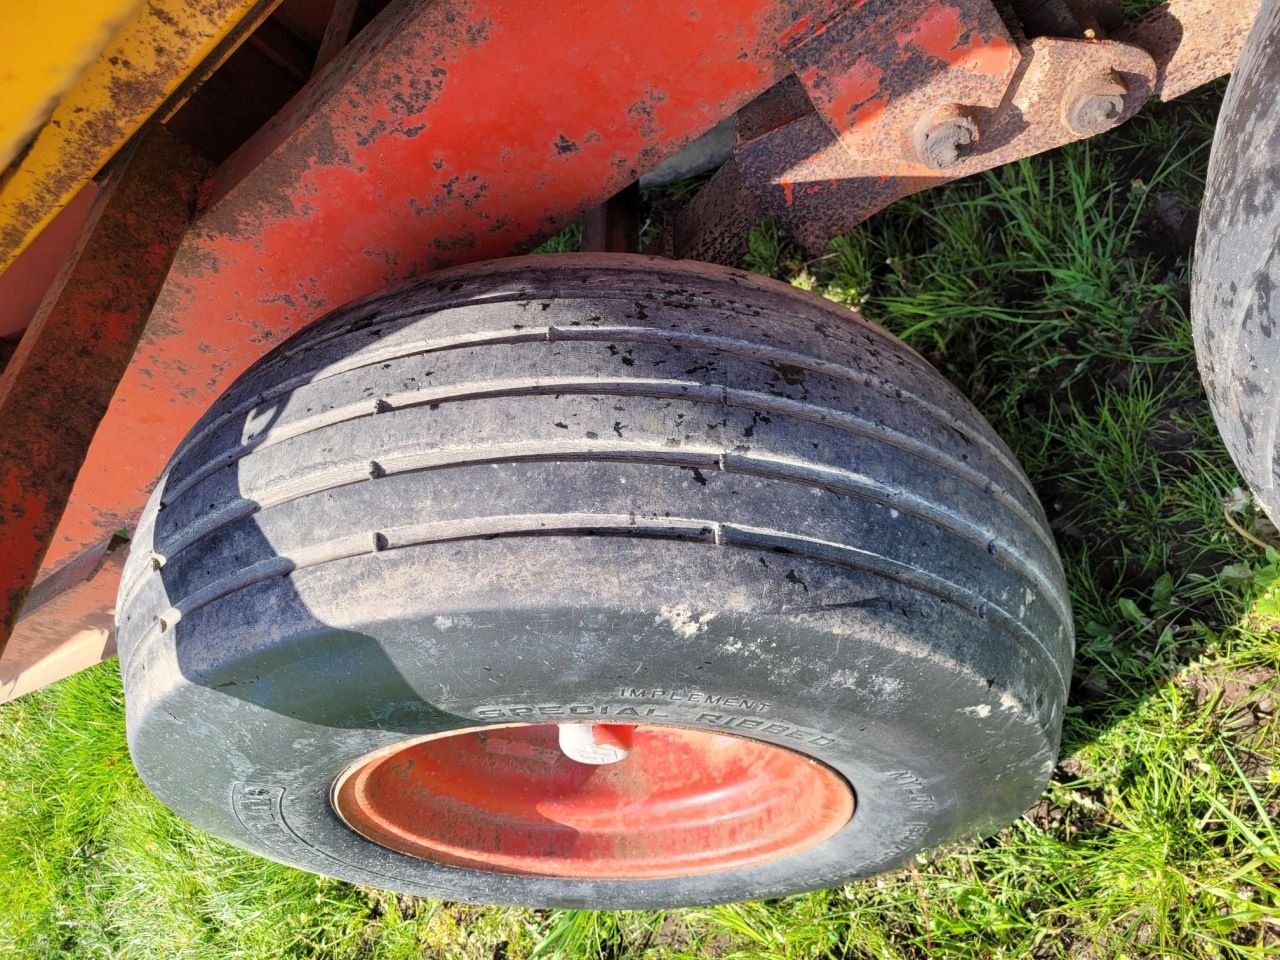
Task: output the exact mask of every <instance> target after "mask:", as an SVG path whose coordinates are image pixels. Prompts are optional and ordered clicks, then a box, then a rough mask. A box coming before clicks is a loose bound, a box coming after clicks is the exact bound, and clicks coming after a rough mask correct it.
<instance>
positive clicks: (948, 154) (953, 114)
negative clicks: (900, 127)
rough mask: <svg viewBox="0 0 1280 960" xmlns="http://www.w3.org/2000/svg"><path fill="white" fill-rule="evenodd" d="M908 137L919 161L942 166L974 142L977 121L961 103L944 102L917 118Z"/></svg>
mask: <svg viewBox="0 0 1280 960" xmlns="http://www.w3.org/2000/svg"><path fill="white" fill-rule="evenodd" d="M912 139H913V141H914V144H915V148H916V157H917V158H918V159H919V160H920V162H921V163H923V164H925V165H926V166H929V167H933V169H935V170H945V169H946V168H947V167H951V166H954V165H955V164H956V163H957V162H958V161H959V160H960V158H961V157H962V156H964V154H965V153H966V152H967V151H966V150H965V148H966V147H968V146H969V145H970V144H973V143H977V142H978V124H977V122H976V121H974V119H973V117H972V116H970V115H969V113H968V112H967V111H965V109H964V108H963V107H960V106H957V105H956V104H954V103H947V104H943V105H942V106H940V107H938V108H937V109H935V110H931V111H930V112H929V113H927V114H925V115H924V116H923V117H921V118H920V120H919V121H918V122H917V123H916V126H915V130H914V131H912Z"/></svg>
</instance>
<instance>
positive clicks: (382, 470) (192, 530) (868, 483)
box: [122, 440, 1069, 620]
mask: <svg viewBox="0 0 1280 960" xmlns="http://www.w3.org/2000/svg"><path fill="white" fill-rule="evenodd" d="M529 447H530V445H528V444H504V445H498V446H494V447H488V448H483V449H471V450H468V451H466V454H465V455H460V454H462V453H463V451H459V450H457V449H445V450H436V451H424V452H421V453H415V454H412V455H402V456H398V457H388V458H385V459H383V460H379V461H377V462H376V465H374V466H376V468H377V469H376V470H374V469H371V464H370V463H369V462H368V461H364V460H361V461H354V462H352V463H348V464H341V465H338V466H336V467H330V468H328V469H326V470H323V471H319V472H317V473H313V474H308V475H305V476H304V477H301V478H296V479H293V480H290V481H287V482H284V483H279V484H275V485H273V486H272V487H270V488H268V489H266V490H261V491H257V492H256V494H255V495H254V497H253V498H252V499H238V500H234V501H230V502H229V503H227V504H226V505H225V506H223V507H222V508H221V509H218V510H216V511H214V512H212V513H209V514H207V515H205V516H203V517H202V518H201V519H200V521H198V522H197V523H194V524H191V525H189V526H187V527H184V528H182V529H181V530H178V531H175V532H174V533H173V534H172V535H171V536H170V537H169V538H168V539H167V540H166V541H165V542H164V543H163V544H159V543H157V544H155V545H154V547H153V554H154V555H155V556H157V557H159V558H160V562H161V563H162V564H163V563H167V562H168V561H169V560H171V559H172V558H173V557H174V556H176V555H177V554H178V553H180V552H181V551H182V550H185V549H187V548H188V547H190V546H192V545H193V544H195V543H196V542H198V541H200V540H202V539H204V538H205V537H208V536H211V535H212V534H214V533H216V532H217V531H218V530H220V529H222V528H223V527H226V526H228V525H230V524H232V523H235V522H237V521H239V520H242V519H245V518H246V517H249V516H252V515H253V514H255V513H258V512H260V511H263V510H268V509H271V508H273V507H277V506H280V505H282V504H284V503H287V502H289V501H291V500H295V499H299V498H301V497H306V496H311V495H314V494H317V493H323V492H325V491H327V490H332V489H334V488H336V487H340V486H344V485H347V484H351V483H360V482H363V481H365V480H369V479H371V478H376V477H381V476H387V475H390V474H401V473H413V472H420V471H427V470H445V469H455V468H460V467H475V466H486V465H489V464H495V463H500V464H505V463H537V462H614V463H626V464H632V465H639V466H655V467H677V468H685V469H691V468H696V469H707V470H718V471H723V472H726V473H733V474H740V475H746V476H752V477H756V478H758V479H763V480H773V481H779V482H784V483H791V484H799V485H802V486H808V487H817V488H820V489H824V490H827V491H829V492H831V493H834V494H837V495H840V496H848V497H853V498H856V499H859V500H863V501H868V502H872V503H877V504H880V505H882V506H884V507H887V508H890V509H894V510H897V511H899V512H900V513H902V514H903V515H905V516H909V517H912V518H915V519H917V520H921V521H923V522H925V523H929V524H932V525H933V526H935V527H938V528H940V529H942V530H944V531H946V532H947V533H949V534H951V535H952V536H955V537H957V538H958V539H960V540H962V541H965V542H968V543H971V544H973V545H975V546H978V547H980V548H982V549H984V550H987V551H990V550H991V549H992V548H993V546H994V545H995V544H996V543H997V542H999V544H1000V546H999V548H998V549H997V550H996V551H995V556H996V559H997V561H998V562H999V563H1000V564H1001V565H1002V566H1004V567H1005V568H1006V569H1008V570H1011V571H1012V572H1014V573H1016V574H1020V575H1023V576H1026V577H1028V578H1029V579H1030V580H1032V581H1034V582H1035V583H1036V585H1037V586H1038V587H1039V588H1040V590H1041V592H1042V593H1043V594H1044V595H1045V596H1046V597H1048V598H1049V599H1050V602H1051V603H1052V605H1053V606H1054V609H1055V611H1056V612H1057V613H1058V615H1059V617H1061V618H1062V619H1064V620H1065V619H1068V618H1069V612H1068V610H1067V608H1066V607H1065V605H1064V603H1063V602H1062V600H1061V599H1060V598H1059V596H1058V591H1057V590H1056V589H1055V587H1054V585H1053V583H1052V581H1051V580H1050V579H1049V577H1048V575H1047V574H1046V573H1045V571H1044V570H1043V569H1041V567H1040V566H1039V565H1038V564H1036V563H1035V562H1033V561H1032V560H1031V558H1029V557H1027V556H1024V555H1023V554H1021V553H1019V552H1018V551H1016V550H1014V549H1013V548H1012V547H1011V546H1009V545H1008V542H1007V539H1005V538H1003V537H998V536H997V535H996V534H995V532H994V531H992V530H989V529H986V528H984V527H980V526H978V525H977V524H974V523H972V522H970V521H968V520H966V519H964V518H962V517H959V516H957V515H955V514H953V513H948V512H946V511H944V510H940V509H938V508H937V507H936V506H935V505H934V504H932V503H931V502H930V501H928V500H925V499H924V498H922V497H920V496H918V495H916V494H914V493H912V492H910V491H908V490H903V489H898V488H894V487H890V486H889V485H887V484H884V483H881V482H880V481H878V480H875V479H874V478H871V477H867V476H864V475H861V474H858V473H854V472H853V471H850V470H843V469H840V468H837V467H829V466H826V465H824V464H814V463H810V462H807V461H801V460H788V459H783V458H780V457H760V456H751V455H748V454H740V453H732V452H727V451H722V450H715V449H710V450H700V451H699V450H690V449H688V448H684V449H681V450H674V449H672V448H670V447H656V446H655V447H638V446H637V447H631V448H628V449H600V448H599V447H596V446H592V445H591V443H590V442H589V441H578V440H564V441H560V442H558V443H555V444H540V445H538V447H537V448H536V449H529ZM1033 529H1037V528H1033ZM1051 554H1052V551H1051ZM153 573H154V570H153V567H152V566H146V567H144V568H143V569H142V570H141V572H140V573H139V574H138V575H137V576H135V577H134V578H132V579H131V581H130V582H129V583H127V584H126V585H125V588H124V590H123V591H122V603H128V602H129V600H130V599H131V598H132V597H133V595H134V594H135V593H136V592H137V590H138V589H140V588H141V585H142V583H143V581H145V579H146V577H147V576H149V575H153Z"/></svg>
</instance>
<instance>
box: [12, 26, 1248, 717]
mask: <svg viewBox="0 0 1280 960" xmlns="http://www.w3.org/2000/svg"><path fill="white" fill-rule="evenodd" d="M298 6H299V5H298V4H289V3H285V4H283V5H281V4H279V3H278V0H277V2H275V3H270V2H262V3H259V4H257V5H256V6H253V5H246V6H245V9H246V10H247V11H248V12H247V13H246V14H245V18H244V19H245V24H246V25H247V26H246V27H245V28H244V29H241V30H238V31H235V30H233V31H231V33H230V34H229V35H228V37H227V40H226V41H225V43H224V46H223V47H222V48H220V49H219V51H218V53H217V57H216V58H215V59H217V61H218V63H220V64H222V66H221V67H220V68H219V70H216V71H215V70H206V71H205V72H204V74H202V75H200V76H199V78H198V79H200V80H201V81H202V82H203V85H202V86H199V85H197V84H195V83H193V84H189V85H188V86H187V87H185V88H184V89H182V90H181V91H180V92H179V93H178V94H175V95H174V96H173V97H171V98H169V100H168V101H167V102H166V103H165V104H163V105H162V107H161V108H158V109H157V110H156V111H155V112H154V114H153V116H152V119H151V122H150V123H149V124H148V125H147V126H146V127H144V128H143V130H142V131H140V132H139V133H138V134H137V135H136V136H135V137H134V138H133V140H132V142H131V143H130V145H129V146H128V147H126V148H125V149H124V150H121V151H119V152H117V153H116V154H115V155H114V157H113V158H112V159H111V160H110V162H109V163H107V164H106V166H105V168H104V169H103V171H102V172H101V173H99V174H98V176H97V178H96V180H95V181H94V182H93V183H92V184H91V185H90V186H89V187H88V188H87V189H86V191H85V192H83V193H82V195H81V197H80V198H78V199H77V200H75V201H74V202H72V203H69V204H66V205H65V206H64V208H63V209H62V213H61V215H60V216H59V217H58V218H57V219H54V220H53V221H52V223H51V224H50V225H49V226H48V227H46V228H45V229H44V233H43V234H42V235H41V236H40V237H37V238H36V241H35V242H34V243H31V244H30V246H28V247H27V249H26V251H25V252H24V253H22V254H21V255H17V256H6V259H7V261H8V264H9V265H8V267H7V269H6V270H5V271H4V273H3V275H0V295H3V297H4V298H7V299H8V300H9V301H10V302H9V304H8V305H7V306H6V307H5V311H6V312H5V313H4V315H3V316H0V334H7V335H9V338H10V342H16V348H15V349H14V350H13V351H12V355H11V356H10V357H9V358H8V360H7V363H5V365H4V367H3V371H2V372H0V501H2V502H0V585H2V587H3V589H0V649H3V656H2V657H0V700H4V699H10V698H12V697H14V696H17V695H20V694H21V693H24V692H26V691H28V690H30V689H34V688H35V687H37V686H40V685H43V684H44V683H47V682H50V681H52V680H54V679H57V678H58V677H60V676H63V675H66V674H67V673H70V672H72V671H74V670H76V669H79V668H82V667H84V666H87V665H89V664H90V663H92V662H96V661H97V660H98V659H100V658H101V657H103V656H106V655H109V653H110V652H111V641H110V631H111V612H112V611H111V608H112V605H113V603H114V598H115V591H116V582H117V580H118V577H119V570H120V565H121V562H122V559H123V556H124V551H126V550H127V549H128V534H129V530H130V528H131V525H132V524H133V523H134V521H135V520H136V517H137V515H138V513H139V511H140V510H141V508H142V506H143V503H144V501H145V499H146V498H147V496H148V494H149V493H150V491H151V490H152V488H153V486H154V485H155V483H156V480H157V478H158V477H159V475H160V473H161V470H162V469H163V467H164V464H165V460H166V458H167V456H168V454H169V452H170V451H171V450H172V449H173V448H174V446H175V445H176V444H177V442H178V441H179V439H180V438H181V437H182V436H183V435H184V434H185V433H186V432H187V431H188V430H189V429H190V428H191V426H192V425H193V424H194V423H195V421H196V420H197V419H198V418H199V417H200V416H201V415H202V414H203V413H204V411H205V410H206V408H207V407H208V406H209V404H210V403H211V402H212V400H213V399H214V398H215V397H216V396H217V395H218V394H219V393H220V392H221V391H222V389H223V388H225V387H226V386H227V385H228V384H229V383H230V382H231V380H232V379H234V378H235V377H236V376H237V375H238V374H239V373H240V372H241V371H243V370H244V369H246V368H247V367H248V366H249V365H250V364H251V363H252V362H253V361H255V360H256V359H258V358H259V357H260V356H261V355H262V354H263V353H265V352H266V351H267V350H269V349H270V348H271V347H273V346H274V345H275V344H277V343H279V342H280V341H281V340H282V339H284V338H285V337H287V336H288V335H289V334H291V333H293V332H294V331H296V330H298V329H299V328H300V327H302V326H304V325H306V324H308V323H310V322H311V321H313V320H315V319H316V318H318V317H320V316H321V315H323V314H324V313H325V312H326V311H328V310H330V309H332V308H334V307H337V306H339V305H341V304H343V303H346V302H348V301H350V300H352V299H353V298H357V297H361V296H363V295H366V294H369V293H371V292H373V291H376V290H379V289H381V288H383V287H385V286H387V285H389V284H394V283H396V282H398V281H401V280H404V279H406V278H410V277H414V276H417V275H420V274H422V273H424V272H427V271H431V270H434V269H437V268H440V267H444V266H448V265H452V264H458V263H465V262H469V261H476V260H481V259H488V258H493V257H500V256H504V255H508V254H511V253H514V252H522V251H526V250H528V249H530V248H532V247H533V246H534V245H535V244H536V243H537V242H539V241H540V240H542V239H544V238H546V237H548V236H549V235H551V234H553V233H555V232H556V231H557V230H559V229H561V228H563V227H564V226H566V225H568V224H571V223H573V222H575V221H577V220H579V219H580V218H582V217H583V216H584V215H586V214H588V213H589V212H591V211H596V210H599V209H601V208H602V205H604V204H606V202H607V201H609V199H610V198H611V197H613V196H615V195H617V194H619V193H620V192H622V191H624V190H626V189H628V188H629V187H630V186H631V185H632V184H633V183H634V182H635V181H636V180H637V178H638V177H640V176H641V175H642V174H644V173H645V172H646V171H649V170H651V169H653V168H654V167H656V166H657V165H659V164H660V163H662V162H663V161H665V160H666V159H668V158H669V157H671V156H673V155H674V154H676V153H677V152H678V151H680V150H681V149H682V148H684V147H686V146H687V145H688V144H690V143H692V142H693V141H694V140H695V139H697V138H698V137H700V136H701V135H703V134H704V133H706V132H707V131H709V130H711V129H712V128H713V127H715V126H716V125H717V124H718V123H720V122H721V121H724V120H725V119H726V118H730V117H736V138H735V145H734V148H733V151H732V155H731V156H730V157H729V158H728V159H727V160H726V162H724V163H723V164H722V165H721V166H720V167H719V169H718V170H717V172H716V173H715V174H714V175H712V176H711V178H710V179H709V180H708V181H707V183H706V184H705V186H703V187H702V189H701V192H700V193H699V194H698V195H697V196H696V197H695V198H694V199H693V201H692V202H691V203H690V204H689V205H688V206H687V207H686V208H685V209H684V210H682V211H681V212H680V213H679V215H678V216H675V217H673V218H672V219H671V220H670V222H668V223H666V224H665V225H664V227H663V230H662V233H661V237H660V239H659V241H658V243H657V252H662V253H666V254H668V255H674V256H680V257H691V258H695V259H703V260H710V261H717V262H734V261H736V260H737V259H738V258H739V257H740V256H741V253H742V251H743V249H744V247H745V242H746V237H747V233H748V231H749V230H750V229H751V227H752V226H753V225H754V224H755V223H757V222H759V221H760V220H761V219H762V218H764V217H766V216H769V217H772V218H774V220H776V221H777V223H778V224H779V225H780V226H781V227H782V228H783V229H784V230H786V231H787V232H788V233H790V234H791V235H792V236H793V237H794V238H795V239H796V240H797V241H799V242H800V243H801V244H802V245H804V246H806V247H808V248H810V249H814V250H820V249H821V248H822V247H823V246H824V245H825V243H826V242H827V241H828V240H829V239H831V238H832V237H833V236H835V235H837V234H838V233H840V232H842V231H845V230H847V229H849V228H850V227H852V226H854V225H856V224H857V223H859V222H861V221H863V220H865V219H866V218H867V217H869V216H871V215H872V214H874V213H875V212H877V211H878V210H880V209H882V208H883V207H885V206H886V205H888V204H889V203H891V202H893V201H894V200H896V199H898V198H900V197H903V196H906V195H908V194H911V193H915V192H917V191H920V190H923V189H926V188H928V187H931V186H934V185H936V184H939V183H942V182H945V181H947V180H950V179H954V178H957V177H963V176H967V175H970V174H973V173H976V172H979V171H982V170H985V169H989V168H991V167H994V166H996V165H999V164H1002V163H1006V162H1009V161H1011V160H1015V159H1017V158H1020V157H1025V156H1029V155H1031V154H1034V153H1038V152H1041V151H1044V150H1047V149H1051V148H1053V147H1057V146H1060V145H1062V144H1065V143H1068V142H1070V141H1073V140H1079V139H1083V138H1085V137H1089V136H1093V135H1096V134H1099V133H1102V132H1104V131H1106V130H1108V129H1110V128H1112V127H1114V126H1115V125H1116V124H1118V123H1121V122H1123V121H1125V120H1127V119H1129V118H1130V117H1132V116H1133V115H1134V114H1135V113H1136V112H1137V111H1138V110H1139V109H1140V108H1141V107H1142V105H1143V104H1144V103H1145V102H1146V101H1147V100H1148V99H1150V98H1152V97H1159V98H1163V99H1169V98H1171V97H1175V96H1178V95H1179V94H1181V93H1184V92H1186V91H1187V90H1190V89H1192V88H1193V87H1196V86H1198V85H1200V84H1203V83H1205V82H1207V81H1209V80H1212V79H1214V78H1216V77H1218V76H1221V75H1222V74H1224V73H1227V72H1229V71H1230V69H1231V67H1232V65H1233V63H1234V61H1235V58H1236V56H1237V55H1238V52H1239V49H1240V45H1241V43H1242V42H1243V37H1244V35H1245V32H1246V30H1247V28H1248V25H1249V23H1250V21H1251V19H1252V16H1253V14H1254V12H1255V10H1256V8H1257V3H1256V2H1254V0H1172V2H1170V3H1167V4H1164V5H1163V6H1161V7H1158V8H1156V9H1155V10H1153V11H1152V12H1151V13H1149V14H1147V15H1146V16H1144V17H1141V18H1138V19H1136V20H1130V21H1127V22H1126V21H1124V19H1123V17H1122V16H1120V15H1119V14H1118V7H1119V4H1110V3H1107V2H1105V0H1057V2H1044V3H1032V2H1021V3H1018V2H1014V3H1010V4H1004V3H993V2H992V0H680V2H672V0H595V2H592V3H581V2H576V0H575V2H563V3H545V4H544V3H531V2H528V0H396V2H391V3H374V4H369V3H363V4H357V3H350V2H346V0H338V2H336V3H334V4H331V5H326V4H315V5H311V6H313V7H322V8H324V10H323V14H324V18H325V22H323V23H322V24H321V27H322V28H323V35H322V40H321V42H320V44H319V46H318V48H317V49H308V48H305V44H304V45H302V46H303V48H304V49H302V50H301V52H299V50H298V49H297V48H298V46H299V45H298V44H297V43H293V45H292V46H289V44H282V43H281V42H280V41H279V38H278V37H279V34H280V32H281V30H283V29H285V28H286V27H287V26H288V23H289V21H288V16H289V11H290V8H291V7H292V8H297V7H298ZM330 8H331V9H330ZM273 11H274V12H273ZM294 12H295V13H296V9H295V11H294ZM375 14H376V15H375ZM362 19H363V20H367V21H368V22H367V24H366V25H363V27H362V28H360V29H358V30H357V29H355V27H356V26H358V25H359V23H360V20H362ZM282 23H283V24H284V26H283V27H282ZM273 37H274V38H275V39H274V40H273ZM348 37H350V40H349V42H345V45H344V41H346V40H347V38H348ZM228 45H229V46H228ZM235 45H241V46H243V47H244V49H249V48H251V47H255V48H256V49H257V50H258V51H259V52H260V53H261V52H263V51H266V54H267V55H269V59H272V62H274V63H275V64H276V65H277V67H279V68H280V70H281V71H282V72H283V73H284V74H287V75H288V76H289V77H291V78H292V80H291V84H292V85H291V86H290V85H286V86H284V87H283V88H278V89H275V90H273V91H271V96H267V94H266V93H264V92H262V91H258V92H259V93H260V94H261V99H262V101H264V102H274V101H272V97H274V98H275V100H276V101H280V102H283V101H285V100H287V103H285V104H284V106H283V107H281V108H280V109H279V110H278V111H275V112H274V115H271V116H269V119H268V118H267V117H263V116H261V114H263V113H264V112H265V108H264V107H263V106H262V104H261V103H258V102H256V101H255V102H252V103H251V102H248V101H245V102H244V103H241V102H240V100H238V99H236V98H235V97H234V96H232V93H233V92H234V91H235V90H236V89H237V88H236V86H235V85H234V82H233V81H235V79H236V78H235V77H234V76H231V77H230V79H228V78H227V77H223V76H222V73H221V72H220V71H224V72H225V71H233V72H234V70H235V69H240V70H241V71H242V73H243V72H244V71H245V70H246V69H247V68H245V67H244V66H243V62H241V61H237V59H236V57H235V56H233V55H232V53H231V50H232V49H234V47H235ZM282 50H284V52H282ZM238 62H239V63H240V64H241V65H240V67H238V68H237V66H236V65H237V63H238ZM246 75H247V74H246ZM220 78H221V79H220ZM241 82H242V83H243V78H242V79H241ZM295 91H296V92H295ZM124 95H125V94H124V93H121V96H124ZM184 103H185V106H183V104H184ZM122 109H123V107H122ZM263 121H265V122H263ZM219 138H221V139H219ZM20 159H21V158H19V160H15V163H18V162H20ZM33 202H34V200H33ZM604 209H606V210H607V208H604ZM0 226H5V227H8V226H11V225H0ZM10 233H12V231H10ZM0 238H3V242H4V243H7V244H9V246H10V249H9V250H7V251H6V254H11V253H13V251H14V249H16V248H15V247H14V243H13V240H12V237H11V236H10V234H6V233H4V232H3V231H0ZM27 240H30V237H28V238H27ZM24 242H25V241H24ZM0 262H3V261H0ZM51 264H52V265H54V266H57V267H58V269H57V271H56V276H54V275H52V274H53V271H52V270H51V267H50V265H51ZM37 303H38V304H39V306H38V307H36V306H35V304H37ZM21 304H30V308H29V309H28V308H26V307H21ZM15 305H17V306H15ZM6 324H7V329H6V327H5V326H4V325H6ZM23 327H25V333H23V332H22V328H23ZM6 352H8V351H6ZM2 355H3V354H0V356H2ZM6 641H7V643H6Z"/></svg>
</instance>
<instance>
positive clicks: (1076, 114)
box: [1062, 70, 1129, 137]
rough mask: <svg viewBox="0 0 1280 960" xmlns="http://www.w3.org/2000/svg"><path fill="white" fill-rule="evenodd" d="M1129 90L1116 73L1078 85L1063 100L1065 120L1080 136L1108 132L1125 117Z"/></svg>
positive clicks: (1085, 80)
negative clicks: (1125, 105) (1126, 98)
mask: <svg viewBox="0 0 1280 960" xmlns="http://www.w3.org/2000/svg"><path fill="white" fill-rule="evenodd" d="M1128 94H1129V88H1128V87H1127V86H1125V83H1124V80H1123V79H1121V77H1120V75H1119V74H1118V73H1116V72H1115V71H1114V70H1112V71H1109V72H1107V73H1106V74H1104V75H1102V76H1091V77H1086V78H1085V79H1083V80H1081V81H1079V82H1078V83H1075V84H1073V85H1072V86H1071V88H1070V89H1069V90H1068V92H1067V96H1066V97H1065V98H1064V99H1063V110H1062V119H1063V121H1064V122H1065V123H1066V125H1067V128H1068V129H1069V130H1070V131H1071V132H1072V133H1074V134H1076V135H1077V136H1080V137H1092V136H1094V135H1095V134H1098V133H1105V132H1106V131H1108V130H1110V129H1111V128H1112V127H1114V126H1115V125H1116V124H1117V123H1119V122H1120V118H1121V117H1122V116H1123V115H1124V104H1125V97H1126V96H1128Z"/></svg>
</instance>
